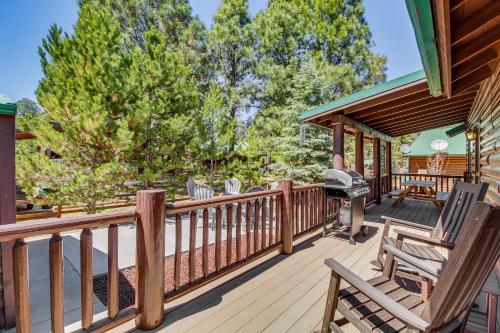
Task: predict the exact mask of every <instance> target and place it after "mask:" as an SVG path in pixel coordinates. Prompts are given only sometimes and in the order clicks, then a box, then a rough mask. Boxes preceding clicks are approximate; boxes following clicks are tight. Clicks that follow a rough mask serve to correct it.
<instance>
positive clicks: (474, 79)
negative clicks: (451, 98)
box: [452, 64, 493, 94]
mask: <svg viewBox="0 0 500 333" xmlns="http://www.w3.org/2000/svg"><path fill="white" fill-rule="evenodd" d="M492 74H493V70H492V69H491V68H490V67H489V65H488V64H487V65H485V66H482V67H480V68H478V69H476V70H474V71H472V72H469V73H468V74H467V75H465V76H464V77H462V78H461V79H460V80H457V81H455V82H453V84H452V93H453V94H459V93H460V92H462V91H464V90H466V89H468V88H470V87H472V86H475V85H477V84H478V83H480V82H481V81H483V80H485V79H487V78H489V77H490V76H491V75H492Z"/></svg>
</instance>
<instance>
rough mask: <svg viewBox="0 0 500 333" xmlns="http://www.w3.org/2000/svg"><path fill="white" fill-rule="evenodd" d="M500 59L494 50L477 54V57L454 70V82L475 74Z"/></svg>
mask: <svg viewBox="0 0 500 333" xmlns="http://www.w3.org/2000/svg"><path fill="white" fill-rule="evenodd" d="M497 57H498V55H497V52H496V51H495V50H494V49H487V50H485V51H484V52H481V53H479V54H477V55H476V56H475V57H472V58H470V59H469V60H467V61H465V62H463V63H462V64H460V65H458V66H456V67H454V68H453V82H455V81H457V80H459V79H461V78H463V77H465V76H467V75H468V74H469V73H471V72H474V71H475V70H477V69H479V68H480V67H482V66H484V65H486V64H488V63H490V62H492V61H494V60H496V59H497Z"/></svg>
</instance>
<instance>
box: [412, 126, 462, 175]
mask: <svg viewBox="0 0 500 333" xmlns="http://www.w3.org/2000/svg"><path fill="white" fill-rule="evenodd" d="M451 128H452V127H442V128H435V129H431V130H427V131H423V132H421V133H419V134H418V137H417V138H416V139H415V141H414V142H413V143H412V144H411V146H410V152H408V153H407V154H405V156H406V157H408V165H409V172H410V173H419V174H431V173H432V170H429V165H428V164H429V159H430V158H431V157H432V156H433V155H434V154H436V153H438V152H441V153H443V154H445V156H444V159H443V161H442V164H441V165H442V168H441V172H440V174H443V175H448V176H463V175H464V174H465V172H466V171H467V156H466V155H467V140H466V137H465V134H463V133H462V134H459V135H456V136H454V137H451V138H450V137H449V136H447V135H446V132H447V131H448V130H449V129H451Z"/></svg>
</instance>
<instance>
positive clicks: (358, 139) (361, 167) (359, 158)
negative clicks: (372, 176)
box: [354, 131, 365, 176]
mask: <svg viewBox="0 0 500 333" xmlns="http://www.w3.org/2000/svg"><path fill="white" fill-rule="evenodd" d="M354 138H355V147H354V148H355V149H354V150H355V152H354V155H355V156H354V164H355V166H356V171H357V172H359V173H360V174H362V175H363V176H364V175H365V160H364V153H363V150H364V147H363V143H364V142H363V140H364V133H363V132H361V131H357V132H356V134H355V136H354Z"/></svg>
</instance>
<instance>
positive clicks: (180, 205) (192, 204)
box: [166, 189, 282, 215]
mask: <svg viewBox="0 0 500 333" xmlns="http://www.w3.org/2000/svg"><path fill="white" fill-rule="evenodd" d="M281 193H282V191H281V189H274V190H266V191H261V192H252V193H243V194H235V195H224V196H219V197H213V198H210V199H203V200H193V201H191V200H189V201H188V200H186V201H181V202H176V203H168V204H167V209H166V214H167V215H173V214H179V213H187V212H190V211H192V210H197V209H203V208H211V207H215V206H221V205H229V204H233V203H241V202H245V201H248V200H255V199H261V198H265V197H268V196H273V195H279V194H281Z"/></svg>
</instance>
